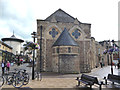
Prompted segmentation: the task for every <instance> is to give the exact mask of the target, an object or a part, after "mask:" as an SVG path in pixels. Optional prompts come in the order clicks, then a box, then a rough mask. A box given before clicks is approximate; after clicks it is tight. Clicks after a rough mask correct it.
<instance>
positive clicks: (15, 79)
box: [0, 72, 23, 88]
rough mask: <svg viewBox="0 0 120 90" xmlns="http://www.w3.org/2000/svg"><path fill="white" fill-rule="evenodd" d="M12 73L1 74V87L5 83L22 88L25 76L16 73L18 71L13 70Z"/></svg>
mask: <svg viewBox="0 0 120 90" xmlns="http://www.w3.org/2000/svg"><path fill="white" fill-rule="evenodd" d="M11 73H12V75H11V76H9V74H5V75H4V76H0V87H2V86H3V85H4V84H5V80H6V84H8V85H13V86H14V87H15V88H20V87H22V86H23V78H21V77H20V76H17V75H16V72H11Z"/></svg>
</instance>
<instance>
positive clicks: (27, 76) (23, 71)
mask: <svg viewBox="0 0 120 90" xmlns="http://www.w3.org/2000/svg"><path fill="white" fill-rule="evenodd" d="M20 72H21V73H22V76H23V77H24V83H23V85H27V84H28V83H29V79H30V77H29V74H28V73H27V72H26V70H25V69H20Z"/></svg>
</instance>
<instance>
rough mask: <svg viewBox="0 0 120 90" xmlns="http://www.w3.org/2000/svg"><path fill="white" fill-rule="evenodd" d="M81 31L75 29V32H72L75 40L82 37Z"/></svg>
mask: <svg viewBox="0 0 120 90" xmlns="http://www.w3.org/2000/svg"><path fill="white" fill-rule="evenodd" d="M80 35H81V34H80V31H79V29H75V30H74V32H72V36H74V38H75V39H78V38H79V37H80Z"/></svg>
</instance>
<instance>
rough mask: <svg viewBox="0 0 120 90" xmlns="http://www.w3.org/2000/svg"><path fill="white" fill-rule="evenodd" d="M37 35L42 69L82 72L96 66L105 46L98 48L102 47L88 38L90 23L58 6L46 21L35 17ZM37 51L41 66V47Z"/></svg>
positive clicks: (89, 35) (38, 63)
mask: <svg viewBox="0 0 120 90" xmlns="http://www.w3.org/2000/svg"><path fill="white" fill-rule="evenodd" d="M40 26H42V29H41V28H40ZM41 32H42V33H41ZM37 34H38V38H37V40H38V43H39V44H40V40H41V39H42V43H41V44H42V45H41V46H42V47H41V49H42V55H41V56H42V59H41V69H42V70H43V71H49V72H59V73H82V72H90V71H91V69H93V68H95V67H98V66H99V62H100V61H101V57H102V51H103V50H104V49H105V47H103V48H104V49H103V48H102V49H101V47H102V46H101V45H99V43H98V42H96V41H95V39H94V38H93V37H91V24H89V23H82V22H80V21H79V20H78V19H77V18H74V17H72V16H71V15H69V14H68V13H66V12H64V11H63V10H61V9H58V10H57V11H55V12H54V13H53V14H51V15H50V16H49V17H47V18H46V19H45V20H39V19H38V20H37ZM41 37H42V38H41ZM37 54H38V55H37V58H38V62H37V67H38V69H40V68H39V67H40V50H38V53H37ZM98 57H100V59H99V58H98ZM103 58H104V57H103ZM104 59H105V58H104ZM104 61H105V60H104Z"/></svg>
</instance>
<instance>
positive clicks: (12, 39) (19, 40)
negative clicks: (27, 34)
mask: <svg viewBox="0 0 120 90" xmlns="http://www.w3.org/2000/svg"><path fill="white" fill-rule="evenodd" d="M2 41H18V42H24V40H22V39H18V38H16V37H15V35H14V34H13V35H12V36H11V37H10V38H2Z"/></svg>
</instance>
